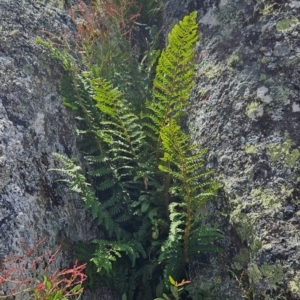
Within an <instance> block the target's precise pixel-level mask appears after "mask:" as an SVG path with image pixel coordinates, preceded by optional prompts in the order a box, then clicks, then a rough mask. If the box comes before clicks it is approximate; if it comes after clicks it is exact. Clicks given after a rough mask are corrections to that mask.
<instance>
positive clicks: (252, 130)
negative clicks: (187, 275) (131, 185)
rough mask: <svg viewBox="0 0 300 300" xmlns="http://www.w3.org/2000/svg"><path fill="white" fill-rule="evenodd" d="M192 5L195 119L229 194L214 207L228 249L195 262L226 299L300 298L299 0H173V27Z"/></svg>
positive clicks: (169, 14) (202, 278)
mask: <svg viewBox="0 0 300 300" xmlns="http://www.w3.org/2000/svg"><path fill="white" fill-rule="evenodd" d="M194 9H196V10H198V12H199V14H198V17H199V24H200V34H201V38H200V42H199V45H198V47H197V61H198V64H197V74H196V80H197V85H196V87H195V88H194V90H193V95H192V105H191V108H190V114H189V121H190V123H189V124H190V129H191V132H192V134H193V138H194V139H195V141H197V142H198V143H199V144H200V145H201V146H202V147H208V148H209V149H210V154H209V162H210V165H211V166H213V167H214V168H215V169H216V176H217V178H218V179H219V180H220V181H221V182H222V183H223V185H224V192H225V195H224V197H220V199H219V200H218V201H216V202H215V203H211V204H210V205H209V206H208V207H207V214H208V216H209V218H208V219H209V222H210V223H211V224H213V225H216V226H219V227H221V229H222V230H223V231H224V232H225V239H224V240H223V242H222V247H223V249H224V253H222V254H220V255H216V256H211V257H210V261H211V262H212V264H213V266H212V267H211V266H210V267H203V265H199V264H198V262H197V261H195V262H194V273H195V274H194V282H195V283H196V285H198V286H200V287H202V288H207V287H208V286H216V290H218V292H219V295H221V298H222V297H223V298H222V299H227V298H226V296H227V297H228V299H244V298H246V299H272V300H273V299H286V300H292V299H300V272H299V270H300V262H299V258H300V245H299V240H300V235H299V229H300V218H299V217H300V206H299V204H300V203H299V195H300V183H299V181H300V177H299V174H300V173H299V167H300V161H299V157H300V152H299V146H300V139H299V138H300V122H299V121H300V97H299V96H300V94H299V90H300V85H299V82H300V71H299V63H300V52H299V51H300V50H299V49H300V48H299V47H300V44H299V32H300V19H299V12H300V1H280V0H277V1H267V0H255V1H254V0H247V1H245V0H212V1H172V4H171V3H170V1H166V10H165V26H166V31H167V30H168V28H169V26H170V24H171V23H172V22H173V20H174V18H176V19H179V18H180V17H181V16H182V15H184V14H186V13H188V12H189V11H191V10H194ZM219 297H220V296H219Z"/></svg>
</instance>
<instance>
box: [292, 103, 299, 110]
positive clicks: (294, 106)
mask: <svg viewBox="0 0 300 300" xmlns="http://www.w3.org/2000/svg"><path fill="white" fill-rule="evenodd" d="M292 108H293V112H299V111H300V105H299V104H297V103H293V107H292Z"/></svg>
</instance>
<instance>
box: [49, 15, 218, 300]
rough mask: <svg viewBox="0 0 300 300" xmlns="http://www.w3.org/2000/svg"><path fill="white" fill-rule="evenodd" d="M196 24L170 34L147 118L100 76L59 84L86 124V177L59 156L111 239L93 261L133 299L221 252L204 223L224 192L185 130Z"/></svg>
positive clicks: (186, 22) (191, 18)
mask: <svg viewBox="0 0 300 300" xmlns="http://www.w3.org/2000/svg"><path fill="white" fill-rule="evenodd" d="M196 17H197V15H196V12H193V13H191V14H190V15H188V16H186V17H184V19H183V20H182V21H180V22H179V24H178V25H176V26H175V27H174V28H173V30H172V31H171V33H170V34H169V36H168V39H169V43H168V46H167V48H166V49H165V50H164V51H163V52H162V54H161V56H160V58H159V60H158V65H157V68H156V75H155V79H154V81H153V90H152V99H150V100H148V101H146V108H145V110H144V112H143V114H142V116H139V115H137V114H136V113H135V109H134V107H133V105H132V103H131V102H128V101H126V99H125V96H124V95H123V93H122V92H120V91H119V90H118V88H116V87H114V86H113V85H112V83H111V82H109V81H107V80H105V79H103V78H95V77H94V76H93V74H95V72H94V73H88V72H82V73H81V74H77V72H78V71H77V70H78V69H76V68H69V69H67V68H66V69H67V71H68V74H66V76H65V77H64V81H62V85H61V90H62V93H63V95H64V103H65V104H66V105H67V106H68V107H70V108H71V109H72V110H73V111H74V113H75V114H76V115H77V118H78V121H79V126H80V128H79V129H78V131H77V132H78V134H80V135H81V136H82V137H83V138H82V143H83V147H82V151H83V153H84V155H85V159H86V162H87V164H88V167H87V170H86V172H84V171H83V170H82V169H81V168H80V167H79V166H77V165H76V164H75V161H74V160H72V159H69V158H66V157H63V156H61V155H58V154H56V156H57V157H58V158H59V159H60V160H61V161H62V162H63V164H64V165H65V167H64V168H62V169H60V171H61V172H63V173H64V174H66V175H68V176H69V178H68V179H66V180H65V181H67V182H68V183H69V185H70V187H71V189H72V190H73V191H75V192H77V193H78V194H79V195H80V196H81V198H82V199H83V201H84V203H85V208H86V209H89V210H91V212H92V216H93V218H94V219H95V220H97V222H98V225H99V227H100V228H101V229H102V231H103V234H104V237H103V238H102V239H98V240H95V241H93V246H95V248H93V249H94V252H93V254H87V257H88V259H89V260H90V261H91V262H93V263H94V264H95V266H96V270H97V272H98V273H99V274H100V275H101V278H102V280H104V281H105V280H106V282H107V283H111V284H113V286H114V287H115V288H116V289H117V290H118V291H119V292H120V295H123V294H126V295H127V299H136V298H138V295H140V294H143V296H144V299H153V297H154V296H153V295H154V291H155V289H156V286H157V285H159V284H160V283H159V282H160V280H161V278H164V281H165V282H167V279H168V278H169V276H173V277H174V278H175V279H176V280H179V279H180V277H181V276H182V274H183V273H184V271H185V270H186V266H187V264H188V261H189V259H190V257H192V256H193V255H195V254H198V253H199V252H201V251H202V252H205V251H215V250H216V249H217V248H216V247H214V246H213V244H212V242H213V241H214V240H215V239H217V238H220V237H221V236H222V233H221V232H220V231H219V230H217V229H215V228H210V227H207V226H204V225H202V224H201V223H202V220H201V218H200V216H199V208H200V207H201V206H202V205H204V204H205V202H206V201H207V200H208V199H209V198H210V197H212V196H214V195H215V194H216V191H217V189H218V188H219V184H217V183H216V182H215V181H214V180H212V179H211V175H212V170H206V169H205V160H204V156H205V154H206V152H207V149H203V150H201V151H199V150H198V147H197V145H194V144H192V143H191V140H190V136H189V135H188V134H187V133H184V132H183V130H182V129H181V127H180V125H181V124H182V123H183V121H184V117H185V114H184V113H185V110H186V108H187V106H188V105H189V92H190V90H191V88H192V87H193V85H194V81H193V74H194V68H195V67H194V61H193V59H194V47H195V43H196V41H197V28H198V26H197V22H196ZM50 48H51V47H50ZM54 54H55V55H56V57H58V58H59V59H61V60H62V62H65V60H66V59H65V58H64V57H63V58H61V57H60V56H59V55H58V54H57V52H56V50H54ZM65 65H66V66H67V67H68V66H69V65H68V64H66V63H65ZM74 70H75V71H74ZM96 73H97V72H96ZM88 182H90V183H88ZM200 224H201V225H200ZM91 270H92V268H91ZM94 270H95V269H94Z"/></svg>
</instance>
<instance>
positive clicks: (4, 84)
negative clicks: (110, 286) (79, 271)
mask: <svg viewBox="0 0 300 300" xmlns="http://www.w3.org/2000/svg"><path fill="white" fill-rule="evenodd" d="M44 4H45V3H43V2H41V1H31V2H29V1H24V3H23V2H22V1H5V0H0V252H1V253H2V254H1V255H6V254H9V253H23V251H24V249H23V246H24V243H25V244H27V245H28V246H33V244H34V243H35V239H36V237H38V238H44V237H49V239H48V242H47V243H45V245H44V247H42V248H41V249H40V251H39V252H38V253H42V252H43V251H45V250H49V249H50V250H51V249H52V250H56V249H57V247H58V245H62V250H63V251H62V252H61V254H60V255H59V256H58V258H57V261H56V263H55V264H54V265H53V268H54V269H56V268H58V267H68V266H69V264H70V263H71V262H72V261H73V259H74V257H72V243H73V242H74V241H78V240H82V241H88V240H91V239H93V238H96V237H97V234H98V233H97V231H96V230H95V228H93V226H92V224H93V223H92V219H91V217H90V215H89V214H88V213H87V212H86V211H85V210H83V205H82V203H81V202H80V199H78V197H77V195H76V194H74V193H72V192H70V190H69V189H68V187H67V185H66V184H65V183H61V182H57V180H58V179H61V174H59V173H58V172H55V171H48V170H49V169H51V168H60V167H62V166H61V164H60V163H59V162H58V160H57V159H56V158H55V157H54V156H53V155H52V153H53V152H58V153H60V154H64V155H66V156H68V157H79V158H80V156H79V152H78V150H77V148H76V137H75V134H73V129H74V127H75V125H76V124H75V121H74V119H73V116H72V115H71V114H70V113H68V112H67V110H66V109H65V107H64V106H63V105H62V101H61V97H60V95H59V79H60V76H61V74H62V69H61V68H60V67H59V64H58V63H57V62H56V61H55V60H53V59H52V58H51V56H50V55H49V53H48V51H47V50H45V49H43V48H42V47H41V46H39V45H38V44H37V43H36V42H35V38H36V37H37V36H40V35H42V31H48V32H51V33H53V34H57V35H59V34H61V33H63V32H65V31H66V30H68V29H70V28H71V23H70V22H69V19H68V15H67V13H66V12H63V11H61V10H59V9H58V8H55V7H50V6H46V5H44ZM73 262H74V261H73ZM6 292H7V291H5V290H1V291H0V294H1V295H3V294H5V293H6ZM100 293H101V299H112V298H109V297H106V296H105V293H104V292H103V289H102V291H101V292H100ZM20 297H21V298H20V299H22V296H20ZM85 299H91V300H92V299H99V294H98V295H97V293H94V294H93V295H91V293H90V294H89V295H88V296H87V297H86V298H85Z"/></svg>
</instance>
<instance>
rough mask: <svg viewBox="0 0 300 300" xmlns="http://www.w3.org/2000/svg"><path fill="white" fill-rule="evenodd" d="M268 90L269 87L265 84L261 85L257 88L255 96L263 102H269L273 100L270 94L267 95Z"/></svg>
mask: <svg viewBox="0 0 300 300" xmlns="http://www.w3.org/2000/svg"><path fill="white" fill-rule="evenodd" d="M268 92H269V89H268V88H267V87H266V86H262V87H260V88H258V89H257V92H256V94H257V97H258V98H259V99H260V100H261V101H262V102H264V103H270V102H272V101H273V99H272V97H271V96H270V95H267V94H268Z"/></svg>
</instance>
